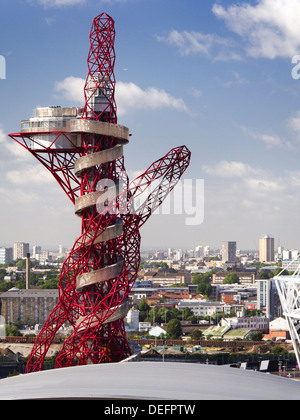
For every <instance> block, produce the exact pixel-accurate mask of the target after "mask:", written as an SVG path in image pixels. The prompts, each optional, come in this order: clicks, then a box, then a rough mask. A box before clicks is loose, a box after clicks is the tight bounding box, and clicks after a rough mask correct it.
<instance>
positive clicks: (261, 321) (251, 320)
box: [221, 317, 270, 331]
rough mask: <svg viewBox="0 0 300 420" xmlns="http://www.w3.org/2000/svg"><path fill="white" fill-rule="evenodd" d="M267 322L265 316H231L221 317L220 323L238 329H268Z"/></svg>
mask: <svg viewBox="0 0 300 420" xmlns="http://www.w3.org/2000/svg"><path fill="white" fill-rule="evenodd" d="M269 322H270V319H269V318H267V317H232V318H223V319H222V320H221V325H222V326H228V327H231V328H234V329H239V330H254V331H268V330H269Z"/></svg>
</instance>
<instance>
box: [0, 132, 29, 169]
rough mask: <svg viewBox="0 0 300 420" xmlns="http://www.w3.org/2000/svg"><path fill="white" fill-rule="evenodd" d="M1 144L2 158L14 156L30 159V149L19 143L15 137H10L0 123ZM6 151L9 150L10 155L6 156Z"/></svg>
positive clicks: (19, 158)
mask: <svg viewBox="0 0 300 420" xmlns="http://www.w3.org/2000/svg"><path fill="white" fill-rule="evenodd" d="M0 145H1V149H2V152H1V157H2V159H7V158H11V157H14V158H15V160H17V161H18V162H19V161H23V160H28V151H27V150H26V149H25V148H24V147H22V146H20V145H19V144H17V143H16V142H15V141H14V140H13V139H11V138H10V137H8V135H7V134H6V133H5V132H4V131H3V129H2V128H1V125H0ZM5 151H6V152H8V155H7V156H6V153H5Z"/></svg>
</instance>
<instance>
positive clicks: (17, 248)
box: [13, 242, 29, 260]
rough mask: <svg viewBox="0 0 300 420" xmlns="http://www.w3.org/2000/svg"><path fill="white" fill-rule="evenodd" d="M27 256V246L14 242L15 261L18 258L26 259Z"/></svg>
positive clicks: (26, 244)
mask: <svg viewBox="0 0 300 420" xmlns="http://www.w3.org/2000/svg"><path fill="white" fill-rule="evenodd" d="M27 254H29V244H28V243H25V242H16V243H14V251H13V258H14V260H17V259H19V258H21V259H23V258H26V256H27Z"/></svg>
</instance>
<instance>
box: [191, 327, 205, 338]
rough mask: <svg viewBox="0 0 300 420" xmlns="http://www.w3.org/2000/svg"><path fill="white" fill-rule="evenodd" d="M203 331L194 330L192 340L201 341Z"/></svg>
mask: <svg viewBox="0 0 300 420" xmlns="http://www.w3.org/2000/svg"><path fill="white" fill-rule="evenodd" d="M202 335H203V334H202V331H201V330H196V329H195V330H193V331H192V332H191V334H190V337H191V339H192V340H200V338H201V337H202Z"/></svg>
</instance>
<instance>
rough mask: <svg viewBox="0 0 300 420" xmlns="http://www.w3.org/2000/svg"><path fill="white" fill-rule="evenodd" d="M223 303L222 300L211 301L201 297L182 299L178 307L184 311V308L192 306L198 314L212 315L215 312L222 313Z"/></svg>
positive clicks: (193, 310)
mask: <svg viewBox="0 0 300 420" xmlns="http://www.w3.org/2000/svg"><path fill="white" fill-rule="evenodd" d="M222 307H223V305H222V304H221V303H220V302H211V301H208V300H201V299H182V300H181V301H180V302H179V303H178V305H177V309H179V310H180V311H182V310H183V309H184V308H190V309H191V311H192V312H193V313H194V314H195V315H197V316H211V315H214V314H215V313H222Z"/></svg>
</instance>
